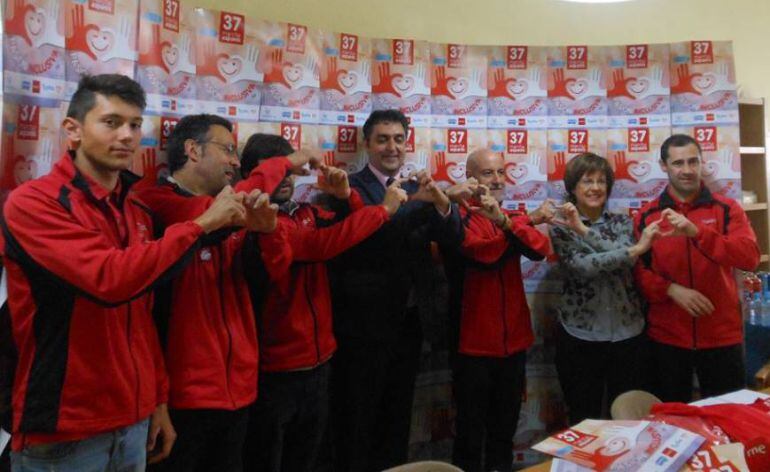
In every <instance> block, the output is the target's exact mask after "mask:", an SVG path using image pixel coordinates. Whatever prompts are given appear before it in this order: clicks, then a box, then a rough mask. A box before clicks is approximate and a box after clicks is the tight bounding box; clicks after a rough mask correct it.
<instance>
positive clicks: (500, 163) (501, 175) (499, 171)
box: [465, 148, 505, 201]
mask: <svg viewBox="0 0 770 472" xmlns="http://www.w3.org/2000/svg"><path fill="white" fill-rule="evenodd" d="M465 174H466V175H467V176H468V177H473V178H475V179H476V180H477V181H478V182H479V183H480V184H483V185H486V186H487V187H489V190H491V192H492V195H494V196H495V198H496V199H497V200H498V201H501V200H502V198H503V193H504V192H503V190H504V188H505V160H504V159H503V156H502V155H500V154H499V153H496V152H494V151H492V150H491V149H486V148H485V149H479V150H477V151H473V152H472V153H470V154H469V155H468V159H467V160H466V162H465Z"/></svg>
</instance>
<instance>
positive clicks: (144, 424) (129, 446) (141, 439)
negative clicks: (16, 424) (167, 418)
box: [11, 419, 149, 472]
mask: <svg viewBox="0 0 770 472" xmlns="http://www.w3.org/2000/svg"><path fill="white" fill-rule="evenodd" d="M148 428H149V419H145V420H143V421H140V422H138V423H135V424H132V425H130V426H126V427H124V428H120V429H116V430H114V431H110V432H108V433H103V434H99V435H96V436H92V437H90V438H86V439H81V440H79V441H67V442H59V443H49V444H38V445H35V446H28V447H26V448H24V450H22V451H19V452H12V453H11V471H13V472H43V471H46V472H52V471H56V472H102V471H109V472H143V471H144V469H145V466H146V463H147V430H148Z"/></svg>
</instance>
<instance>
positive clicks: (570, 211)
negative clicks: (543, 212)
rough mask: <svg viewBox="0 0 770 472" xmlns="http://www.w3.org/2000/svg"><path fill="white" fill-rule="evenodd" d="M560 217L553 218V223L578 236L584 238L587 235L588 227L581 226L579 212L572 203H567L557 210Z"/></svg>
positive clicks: (581, 221)
mask: <svg viewBox="0 0 770 472" xmlns="http://www.w3.org/2000/svg"><path fill="white" fill-rule="evenodd" d="M559 212H560V213H561V216H560V217H558V218H556V217H555V218H554V220H552V221H553V223H555V224H561V225H563V226H566V227H567V228H569V229H571V230H572V231H574V232H576V233H577V234H579V235H580V236H585V235H586V234H587V233H588V226H586V225H585V224H583V220H582V219H581V218H580V212H579V211H578V209H577V207H576V206H575V204H574V203H572V202H567V203H565V204H563V205H562V206H561V208H559Z"/></svg>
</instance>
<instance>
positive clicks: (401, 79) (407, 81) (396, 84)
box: [391, 74, 414, 96]
mask: <svg viewBox="0 0 770 472" xmlns="http://www.w3.org/2000/svg"><path fill="white" fill-rule="evenodd" d="M391 83H392V84H393V88H394V89H395V90H396V91H397V92H398V93H399V94H400V95H401V96H405V95H406V94H407V93H409V92H410V91H411V90H412V89H413V88H414V77H412V76H411V75H409V74H405V75H401V74H396V75H394V76H393V79H391Z"/></svg>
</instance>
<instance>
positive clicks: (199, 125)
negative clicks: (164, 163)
mask: <svg viewBox="0 0 770 472" xmlns="http://www.w3.org/2000/svg"><path fill="white" fill-rule="evenodd" d="M214 125H219V126H224V127H225V128H227V131H231V132H232V130H233V125H232V123H230V122H229V121H227V120H226V119H224V118H222V117H221V116H217V115H209V114H207V113H201V114H198V115H188V116H185V117H184V118H182V119H181V120H179V123H177V124H176V127H174V130H173V131H171V134H170V135H169V137H168V146H167V148H166V149H167V159H168V171H169V172H170V173H172V174H173V173H174V172H176V171H178V170H179V169H181V168H182V167H184V164H185V162H187V154H185V152H184V143H185V141H187V140H188V139H192V140H194V141H196V142H198V143H203V142H204V141H206V138H207V137H208V133H209V130H210V129H211V127H212V126H214Z"/></svg>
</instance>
